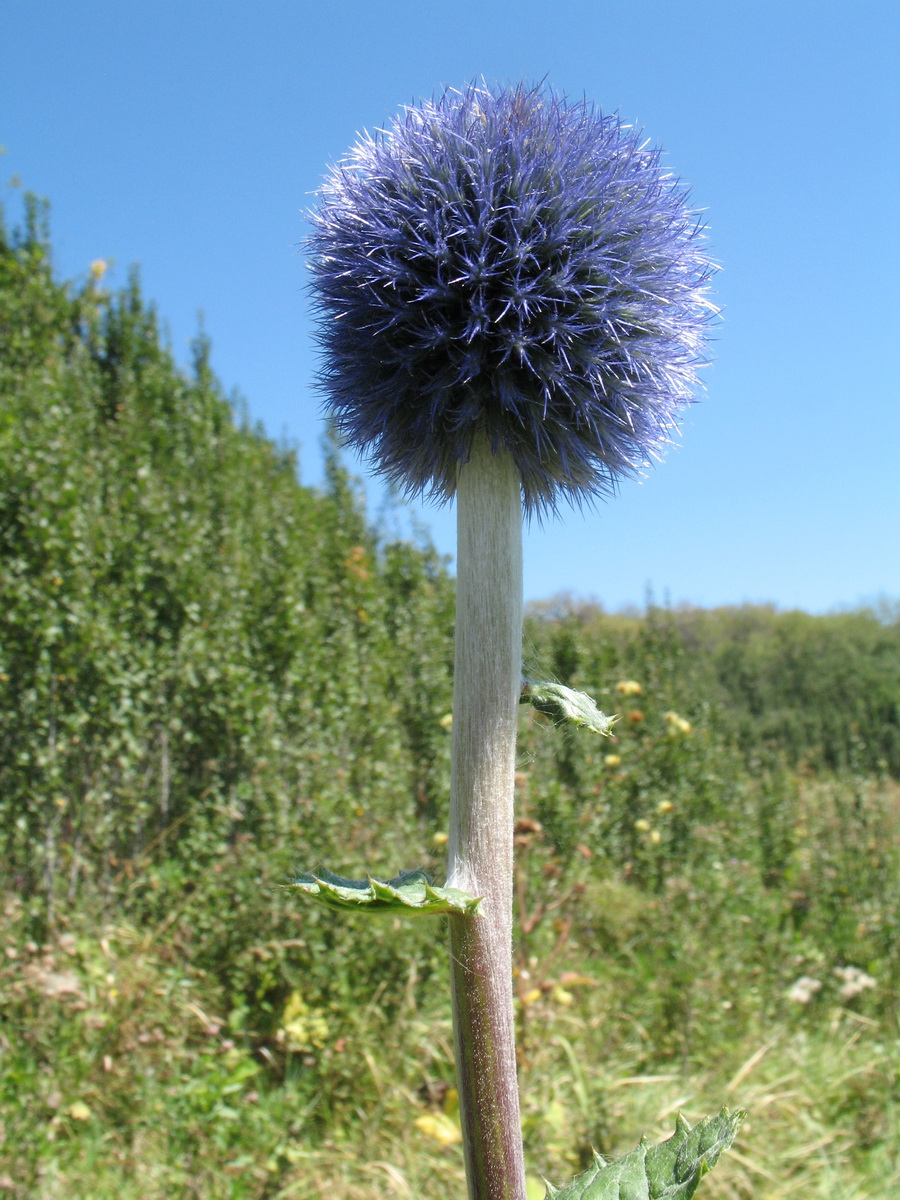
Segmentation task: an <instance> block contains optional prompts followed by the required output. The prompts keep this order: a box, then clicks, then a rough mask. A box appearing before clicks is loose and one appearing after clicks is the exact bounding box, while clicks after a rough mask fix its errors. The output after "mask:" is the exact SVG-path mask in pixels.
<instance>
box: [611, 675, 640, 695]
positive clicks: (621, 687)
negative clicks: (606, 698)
mask: <svg viewBox="0 0 900 1200" xmlns="http://www.w3.org/2000/svg"><path fill="white" fill-rule="evenodd" d="M616 691H617V692H618V693H619V695H620V696H640V695H641V694H642V693H643V691H644V689H643V688H642V687H641V685H640V684H639V683H638V681H637V680H636V679H620V680H619V682H618V683H617V684H616Z"/></svg>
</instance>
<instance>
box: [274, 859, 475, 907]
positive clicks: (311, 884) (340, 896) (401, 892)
mask: <svg viewBox="0 0 900 1200" xmlns="http://www.w3.org/2000/svg"><path fill="white" fill-rule="evenodd" d="M288 886H289V887H295V888H297V889H298V890H299V891H301V892H304V893H305V894H306V895H307V896H312V897H313V898H314V899H315V900H318V901H319V902H320V903H321V904H324V905H325V906H326V907H327V908H335V909H339V910H341V911H346V910H348V909H349V910H351V911H353V912H357V911H364V912H378V913H386V912H387V913H397V914H401V915H418V914H425V915H428V916H433V915H442V914H445V913H462V914H464V915H465V914H468V915H469V916H471V915H473V914H474V913H475V912H476V911H477V909H478V905H479V904H480V903H481V900H480V898H479V897H477V896H470V895H469V894H468V893H467V892H461V891H459V890H458V889H457V888H448V887H442V888H436V887H432V886H431V880H430V879H429V877H428V875H427V874H426V873H425V872H424V871H401V873H400V874H399V875H397V876H395V877H394V878H393V879H375V878H374V877H373V876H371V875H368V876H367V877H366V878H365V879H344V878H343V876H341V875H333V874H332V873H331V871H325V870H322V871H319V872H318V873H317V874H314V875H309V874H300V875H298V876H297V878H296V879H294V880H292V881H291V883H290V884H288Z"/></svg>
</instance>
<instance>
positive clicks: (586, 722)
mask: <svg viewBox="0 0 900 1200" xmlns="http://www.w3.org/2000/svg"><path fill="white" fill-rule="evenodd" d="M520 703H522V704H530V705H532V707H533V708H536V709H537V710H538V712H539V713H543V714H544V716H546V717H552V718H553V720H554V721H556V722H557V724H559V725H565V724H569V725H580V726H583V727H584V728H585V729H589V730H590V731H591V732H592V733H600V734H604V735H605V736H607V737H608V736H609V734H610V731H611V730H612V727H613V725H614V724H615V722H616V721H617V720H618V719H619V718H618V717H607V716H606V714H605V713H602V712H601V711H600V709H599V708H598V707H597V705H596V704H595V703H594V701H593V700H592V699H591V697H590V696H588V695H587V693H586V692H576V691H573V689H572V688H567V687H563V685H562V684H561V683H539V682H537V681H536V680H534V679H526V680H524V682H523V684H522V695H521V699H520Z"/></svg>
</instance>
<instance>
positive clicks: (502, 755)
mask: <svg viewBox="0 0 900 1200" xmlns="http://www.w3.org/2000/svg"><path fill="white" fill-rule="evenodd" d="M457 505H458V507H457V523H458V554H457V602H456V603H457V610H456V666H455V674H454V696H453V768H452V799H451V810H450V846H449V854H450V861H449V877H448V880H447V883H448V886H450V887H457V888H461V889H463V890H465V891H468V892H470V893H471V894H473V895H476V896H480V897H482V902H481V906H480V909H479V915H478V916H477V917H472V918H471V919H468V920H467V919H463V920H457V919H456V918H455V917H451V919H450V954H451V980H452V991H453V1025H454V1035H455V1042H456V1063H457V1076H458V1083H459V1096H460V1110H461V1116H462V1127H463V1146H464V1150H465V1157H466V1172H467V1176H468V1180H469V1197H470V1200H525V1167H524V1158H523V1151H522V1133H521V1125H520V1120H519V1095H518V1086H517V1080H516V1052H515V1022H514V1013H513V995H512V894H513V787H514V773H515V751H516V724H517V713H518V707H519V693H520V690H521V647H522V502H521V484H520V479H519V474H518V471H517V470H516V467H515V463H514V462H513V459H512V456H511V455H510V454H508V453H501V454H496V455H495V454H492V453H491V449H490V444H489V442H488V439H487V437H485V436H482V437H479V438H476V440H475V443H474V445H473V448H472V453H471V456H470V459H469V462H468V463H466V464H464V465H463V467H462V468H461V469H460V472H459V482H458V490H457Z"/></svg>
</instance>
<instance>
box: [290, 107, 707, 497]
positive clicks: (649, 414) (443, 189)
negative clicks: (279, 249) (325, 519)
mask: <svg viewBox="0 0 900 1200" xmlns="http://www.w3.org/2000/svg"><path fill="white" fill-rule="evenodd" d="M310 217H311V221H312V224H313V233H312V235H311V237H310V238H309V243H308V249H309V251H310V266H311V269H312V273H313V291H314V297H315V302H316V306H317V313H318V336H319V340H320V343H321V346H322V348H323V351H324V367H323V370H322V373H321V383H322V386H323V388H324V391H325V393H326V396H327V406H328V409H329V412H330V414H331V415H332V416H333V417H334V418H335V420H336V423H337V425H338V428H339V429H340V431H341V433H342V434H343V436H344V437H345V438H346V440H347V441H348V442H350V443H351V444H352V445H354V446H355V447H356V448H358V449H360V450H362V451H364V452H366V453H368V454H370V455H371V456H372V458H373V459H374V461H375V463H376V465H377V466H378V467H379V468H380V469H381V470H382V471H384V472H385V473H386V474H387V475H388V476H389V477H390V478H391V479H393V480H394V481H395V482H397V483H399V484H400V485H401V486H402V487H403V488H405V489H406V490H407V491H410V492H413V493H416V492H426V491H428V492H432V493H433V494H435V495H437V496H439V497H441V496H443V497H447V496H450V495H452V494H453V492H454V490H455V487H456V479H457V473H458V469H459V467H460V465H461V464H462V463H464V462H466V461H468V457H469V454H470V451H471V447H472V444H473V440H474V439H475V437H476V436H477V435H479V434H482V433H483V434H485V435H487V437H488V438H489V440H490V444H491V446H492V448H493V449H494V450H495V451H499V450H503V451H505V452H508V453H509V454H510V455H511V456H512V458H513V460H514V462H515V465H516V468H517V470H518V473H519V476H520V479H521V483H522V495H523V499H524V502H525V505H526V507H527V508H528V509H529V510H531V511H540V510H543V509H553V508H555V507H556V506H557V504H558V503H559V501H560V500H561V499H563V498H569V499H574V500H576V501H581V500H584V499H590V498H592V497H595V496H597V495H601V494H603V493H605V492H607V491H608V490H609V489H610V488H611V487H612V486H614V484H615V482H616V480H617V479H618V478H619V477H620V476H623V475H631V474H634V473H635V472H638V471H640V470H641V469H642V468H643V467H644V466H646V465H647V464H648V462H649V460H650V458H652V457H653V456H655V455H658V454H659V452H660V451H661V450H662V449H663V448H664V447H665V445H666V443H667V442H668V441H669V440H670V439H671V435H672V432H673V430H674V429H675V428H676V426H677V422H678V418H679V413H680V410H681V409H682V408H683V406H684V405H685V404H686V403H688V402H689V401H690V400H691V398H692V396H693V395H694V393H695V391H696V389H697V385H698V378H697V369H698V367H699V366H701V365H702V364H703V362H704V358H705V344H706V335H707V331H708V325H709V321H710V318H711V316H712V315H714V313H715V308H714V306H713V305H712V304H711V302H710V301H709V299H708V295H707V290H708V284H709V279H710V276H711V274H712V272H713V270H714V268H713V265H712V263H711V261H710V259H709V257H708V254H707V252H706V249H705V243H704V238H703V230H702V226H701V224H700V222H699V220H698V217H697V214H696V213H695V212H694V211H693V210H692V209H691V207H690V205H689V203H688V198H687V194H686V192H685V190H684V189H683V188H682V187H681V186H680V185H679V183H678V181H677V180H675V179H674V178H673V177H672V176H671V175H670V174H669V173H668V172H666V171H664V170H663V168H662V167H661V164H660V155H659V152H658V151H657V150H655V149H653V148H651V147H650V146H648V145H647V143H646V142H645V141H644V138H643V135H642V134H641V133H640V131H638V130H636V129H634V128H631V127H629V126H627V125H624V124H623V123H622V122H621V121H620V119H619V118H618V117H617V116H615V115H604V114H603V113H601V112H599V111H598V110H597V109H595V108H594V107H592V106H591V105H590V104H588V103H585V102H578V103H569V102H567V101H566V100H565V99H563V98H561V97H559V96H557V95H555V94H554V93H553V92H551V91H549V90H546V89H543V88H531V87H526V86H518V87H513V88H498V89H494V90H489V89H485V88H481V87H477V86H474V85H472V86H469V87H468V88H465V89H464V90H462V91H461V92H457V91H453V90H448V91H446V92H445V93H444V94H443V95H441V96H440V97H438V98H437V99H434V100H432V101H430V102H427V103H424V104H422V105H420V106H417V107H411V108H409V109H407V110H405V111H404V112H403V113H402V114H400V115H398V116H397V117H396V118H395V119H394V120H393V121H392V122H391V123H390V125H389V126H388V128H387V129H386V130H385V131H384V132H382V133H379V134H377V135H375V136H369V135H365V136H363V137H361V138H360V139H359V141H358V142H357V143H356V145H355V146H354V147H353V148H352V149H351V150H350V152H349V153H348V154H347V156H346V157H345V158H344V159H343V160H341V161H340V162H339V163H337V164H336V165H335V166H334V167H333V168H332V169H331V171H330V173H329V175H328V177H327V179H326V181H325V184H324V186H323V187H322V189H321V194H320V202H319V205H318V207H317V208H316V210H315V211H314V212H313V213H312V214H310Z"/></svg>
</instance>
